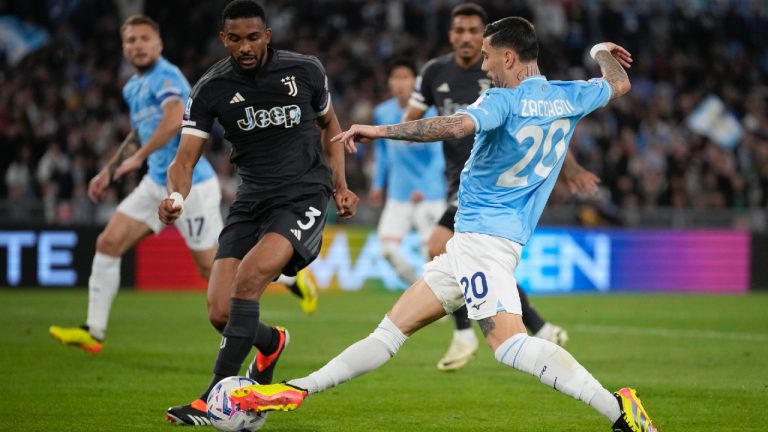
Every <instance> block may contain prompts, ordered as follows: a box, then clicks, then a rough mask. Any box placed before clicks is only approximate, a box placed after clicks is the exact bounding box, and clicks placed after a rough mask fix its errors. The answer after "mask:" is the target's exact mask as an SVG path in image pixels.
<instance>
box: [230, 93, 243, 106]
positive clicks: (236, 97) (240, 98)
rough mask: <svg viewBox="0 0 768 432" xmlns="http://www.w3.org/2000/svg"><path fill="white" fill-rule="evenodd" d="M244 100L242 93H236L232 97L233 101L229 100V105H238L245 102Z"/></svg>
mask: <svg viewBox="0 0 768 432" xmlns="http://www.w3.org/2000/svg"><path fill="white" fill-rule="evenodd" d="M244 100H245V98H244V97H243V95H241V94H240V92H237V93H235V95H234V96H232V99H230V100H229V103H231V104H236V103H240V102H243V101H244Z"/></svg>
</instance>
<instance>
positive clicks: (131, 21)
mask: <svg viewBox="0 0 768 432" xmlns="http://www.w3.org/2000/svg"><path fill="white" fill-rule="evenodd" d="M135 25H148V26H150V27H152V29H153V30H155V32H157V34H158V35H160V25H159V24H157V21H155V20H153V19H152V18H150V17H148V16H146V15H131V16H129V17H128V18H126V19H125V22H123V25H121V26H120V35H121V36H122V34H123V32H124V31H125V29H126V28H127V27H128V26H135Z"/></svg>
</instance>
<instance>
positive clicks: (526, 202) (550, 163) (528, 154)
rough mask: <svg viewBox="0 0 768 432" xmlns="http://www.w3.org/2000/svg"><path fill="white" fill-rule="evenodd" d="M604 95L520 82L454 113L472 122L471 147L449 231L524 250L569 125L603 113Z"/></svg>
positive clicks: (603, 87)
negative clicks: (488, 237) (505, 242)
mask: <svg viewBox="0 0 768 432" xmlns="http://www.w3.org/2000/svg"><path fill="white" fill-rule="evenodd" d="M610 95H611V90H610V87H609V85H608V82H607V81H605V80H604V79H602V78H596V79H592V80H590V81H547V79H546V78H545V77H543V76H540V75H539V76H534V77H530V78H527V79H525V80H523V82H522V83H520V85H519V86H517V87H516V88H513V89H508V88H492V89H489V90H486V91H485V93H483V94H482V95H481V96H480V98H479V99H478V100H477V101H475V102H474V103H473V104H472V105H470V106H468V107H467V108H466V109H462V110H459V111H458V113H462V114H467V115H469V116H470V117H471V118H472V120H473V121H474V123H475V144H474V146H473V147H472V153H471V155H470V157H469V159H468V160H467V163H466V164H465V165H464V169H463V170H462V172H461V185H460V186H459V210H458V212H457V213H456V226H455V229H456V231H457V232H473V233H482V234H489V235H493V236H498V237H503V238H506V239H509V240H512V241H515V242H517V243H520V244H521V245H524V244H525V243H526V242H527V241H528V239H529V238H530V237H531V234H532V233H533V229H534V228H535V227H536V224H537V223H538V221H539V217H540V216H541V212H542V211H543V210H544V205H545V204H546V203H547V199H549V194H550V193H551V192H552V188H553V187H554V185H555V181H556V180H557V176H558V174H559V173H560V168H561V167H562V166H563V161H564V160H565V154H566V151H567V149H568V142H569V141H570V139H571V136H572V135H573V130H574V128H575V127H576V122H578V121H579V120H580V119H581V118H583V117H584V116H586V115H587V114H589V113H590V112H592V111H594V110H595V109H597V108H599V107H602V106H604V105H605V104H606V103H608V101H609V100H610Z"/></svg>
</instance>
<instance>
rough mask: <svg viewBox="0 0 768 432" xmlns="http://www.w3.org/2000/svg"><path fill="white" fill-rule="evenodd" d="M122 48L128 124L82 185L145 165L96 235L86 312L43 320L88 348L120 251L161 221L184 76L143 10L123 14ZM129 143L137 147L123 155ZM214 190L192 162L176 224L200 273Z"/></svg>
mask: <svg viewBox="0 0 768 432" xmlns="http://www.w3.org/2000/svg"><path fill="white" fill-rule="evenodd" d="M120 35H121V38H122V44H123V54H124V55H125V58H126V59H127V60H128V61H129V62H130V64H131V66H132V67H133V70H134V75H133V76H132V77H131V78H130V79H129V80H128V82H127V83H126V84H125V86H124V87H123V96H124V98H125V101H126V103H127V104H128V107H129V110H130V117H131V127H132V130H131V132H130V133H129V134H128V136H127V137H126V138H125V140H124V141H123V143H122V144H121V145H120V147H119V148H118V150H117V151H116V152H115V155H114V156H113V157H112V158H111V159H110V160H109V162H108V163H107V165H106V166H105V167H104V168H103V169H102V170H101V171H100V172H99V174H97V175H96V176H95V177H94V178H93V179H92V180H91V182H90V184H89V185H88V195H89V196H90V198H91V199H92V200H94V201H98V200H100V199H101V197H102V195H103V194H104V191H105V190H106V189H107V187H109V184H110V183H111V181H112V180H113V179H118V178H120V177H121V176H123V175H125V174H127V173H129V172H132V171H136V170H138V169H139V168H141V166H142V165H143V163H144V161H145V160H146V161H147V164H148V166H149V170H148V172H147V174H146V175H145V176H144V178H143V179H142V180H141V183H139V185H138V187H137V188H136V189H135V190H134V191H133V192H131V194H130V195H128V196H127V197H126V198H125V199H124V200H123V201H122V202H121V203H120V205H119V206H118V207H117V212H115V214H114V215H113V216H112V218H111V219H110V220H109V223H108V224H107V226H106V228H104V231H102V233H101V234H100V235H99V237H98V240H97V241H96V255H95V256H94V258H93V267H92V269H91V276H90V278H89V279H88V318H87V320H86V323H85V325H83V326H82V327H74V328H66V327H58V326H51V328H50V329H49V331H50V333H51V335H52V336H53V337H54V338H56V339H57V340H59V341H60V342H62V343H64V344H67V345H72V346H77V347H80V348H82V349H83V350H85V351H87V352H90V353H98V352H100V351H101V350H102V348H103V340H104V337H105V334H106V329H107V321H108V319H109V313H110V310H111V308H112V303H113V301H114V299H115V295H116V294H117V291H118V288H119V287H120V258H121V257H122V255H123V254H124V253H125V252H126V251H127V250H128V249H130V248H132V247H133V246H134V245H135V244H136V243H137V242H138V241H139V240H141V239H143V238H144V237H146V236H148V235H150V234H152V233H157V232H159V231H160V230H161V229H162V228H163V224H162V223H161V222H160V220H159V219H158V218H157V210H156V205H157V201H158V200H161V199H162V198H163V197H165V196H166V193H165V182H166V172H167V170H168V165H169V164H170V163H171V160H173V157H174V156H175V155H176V149H177V148H178V146H179V130H180V129H181V118H182V116H183V114H184V101H185V100H186V99H187V97H188V96H189V83H188V82H187V80H186V78H184V76H183V75H182V73H181V71H180V70H179V69H178V68H177V67H176V66H174V65H173V64H171V63H169V62H168V61H167V60H166V59H165V58H163V57H162V55H161V53H162V49H163V43H162V40H161V38H160V28H159V26H158V24H157V23H156V22H155V21H154V20H152V19H151V18H149V17H146V16H143V15H134V16H131V17H129V18H128V19H127V20H126V21H125V23H124V24H123V25H122V27H121V29H120ZM131 144H134V145H136V146H140V148H139V149H138V150H137V151H136V152H135V153H134V154H133V155H132V156H130V157H127V158H126V157H125V155H126V152H127V147H128V146H129V145H131ZM220 203H221V191H220V188H219V181H218V179H217V178H216V173H215V172H214V170H213V168H212V167H211V164H210V163H208V161H207V160H206V159H205V158H201V159H200V161H199V162H198V163H197V164H196V165H195V166H194V170H193V176H192V189H191V191H190V194H189V197H188V200H187V203H186V204H187V206H186V211H185V213H184V217H182V218H180V219H178V220H177V221H176V227H177V228H178V230H179V232H180V233H181V235H182V236H183V237H184V241H185V242H186V243H187V247H189V250H190V252H192V257H193V258H194V260H195V264H196V265H197V268H198V271H199V272H200V275H201V276H203V277H204V278H206V279H207V278H208V275H209V273H210V271H211V264H212V263H213V257H214V255H215V254H216V245H217V241H216V239H217V237H218V235H219V232H220V231H221V228H222V225H223V224H222V220H221V211H220V209H219V206H220Z"/></svg>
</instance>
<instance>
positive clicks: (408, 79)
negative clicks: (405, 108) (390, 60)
mask: <svg viewBox="0 0 768 432" xmlns="http://www.w3.org/2000/svg"><path fill="white" fill-rule="evenodd" d="M387 84H388V85H389V92H390V93H392V96H393V97H396V98H398V99H400V100H404V99H407V98H408V97H410V95H411V92H413V87H414V85H415V84H416V77H415V76H414V75H413V71H411V69H410V68H408V67H406V66H397V67H395V68H393V69H392V72H390V74H389V80H388V81H387Z"/></svg>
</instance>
